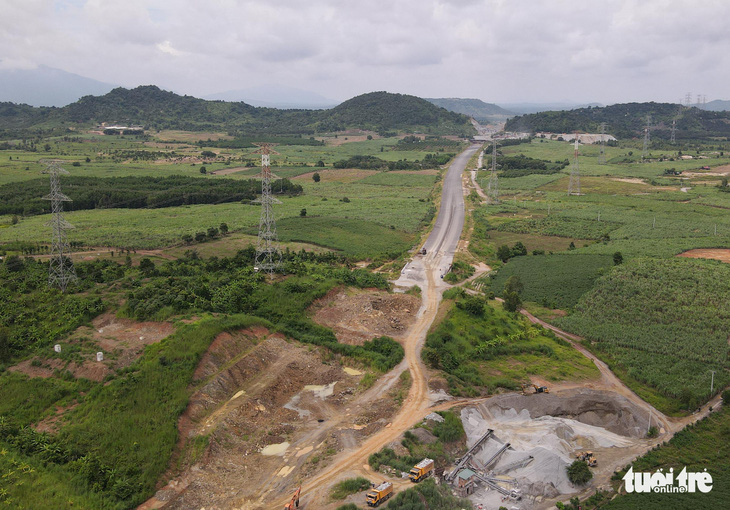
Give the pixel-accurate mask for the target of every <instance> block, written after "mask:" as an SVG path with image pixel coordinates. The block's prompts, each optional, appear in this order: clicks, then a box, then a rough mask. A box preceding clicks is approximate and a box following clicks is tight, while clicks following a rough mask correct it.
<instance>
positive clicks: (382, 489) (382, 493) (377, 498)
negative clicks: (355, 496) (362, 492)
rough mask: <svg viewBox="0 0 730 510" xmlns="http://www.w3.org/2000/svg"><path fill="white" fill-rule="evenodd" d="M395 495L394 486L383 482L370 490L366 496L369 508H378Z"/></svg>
mask: <svg viewBox="0 0 730 510" xmlns="http://www.w3.org/2000/svg"><path fill="white" fill-rule="evenodd" d="M392 495H393V484H392V483H390V482H383V483H381V484H380V485H378V486H377V487H373V488H372V489H370V490H369V491H368V493H367V495H366V496H365V500H366V501H367V503H368V506H378V505H380V503H382V502H383V501H387V500H388V499H389V498H390V497H391V496H392Z"/></svg>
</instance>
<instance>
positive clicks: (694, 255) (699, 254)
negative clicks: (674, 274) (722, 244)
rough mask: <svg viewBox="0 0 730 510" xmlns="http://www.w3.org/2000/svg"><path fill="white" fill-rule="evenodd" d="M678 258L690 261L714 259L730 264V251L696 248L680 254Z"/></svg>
mask: <svg viewBox="0 0 730 510" xmlns="http://www.w3.org/2000/svg"><path fill="white" fill-rule="evenodd" d="M677 257H687V258H690V259H712V260H719V261H720V262H725V263H730V249H726V248H696V249H694V250H689V251H685V252H684V253H680V254H679V255H677Z"/></svg>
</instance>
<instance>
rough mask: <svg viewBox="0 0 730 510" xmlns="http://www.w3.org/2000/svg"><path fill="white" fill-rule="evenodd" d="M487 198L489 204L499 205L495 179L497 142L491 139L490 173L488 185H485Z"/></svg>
mask: <svg viewBox="0 0 730 510" xmlns="http://www.w3.org/2000/svg"><path fill="white" fill-rule="evenodd" d="M487 197H488V198H489V203H491V204H498V203H499V182H498V177H497V140H496V139H494V138H493V139H492V171H491V172H490V173H489V184H487Z"/></svg>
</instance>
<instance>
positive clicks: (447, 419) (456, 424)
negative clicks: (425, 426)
mask: <svg viewBox="0 0 730 510" xmlns="http://www.w3.org/2000/svg"><path fill="white" fill-rule="evenodd" d="M439 414H440V415H441V416H443V418H444V422H443V423H438V424H436V426H435V427H434V428H433V434H434V435H435V436H436V437H438V438H439V439H440V440H441V441H443V442H444V443H451V442H454V441H458V440H459V439H461V438H462V437H464V435H465V433H464V426H463V425H462V423H461V419H460V418H459V417H458V416H457V415H456V414H455V413H452V412H450V411H443V412H440V413H439Z"/></svg>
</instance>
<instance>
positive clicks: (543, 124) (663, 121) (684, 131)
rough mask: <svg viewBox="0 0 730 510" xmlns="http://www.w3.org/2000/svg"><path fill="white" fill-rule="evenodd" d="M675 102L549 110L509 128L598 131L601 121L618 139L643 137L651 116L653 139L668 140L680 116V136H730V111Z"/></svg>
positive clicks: (512, 122) (519, 119) (515, 120)
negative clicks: (673, 122)
mask: <svg viewBox="0 0 730 510" xmlns="http://www.w3.org/2000/svg"><path fill="white" fill-rule="evenodd" d="M679 109H680V107H679V105H677V104H672V103H654V102H651V103H625V104H615V105H611V106H605V107H593V108H579V109H576V110H568V111H550V112H540V113H533V114H529V115H522V116H519V117H514V118H512V119H510V120H509V121H507V124H506V126H505V130H507V131H530V132H536V131H549V132H553V133H570V132H573V131H585V132H589V133H597V132H598V130H599V126H600V124H601V123H602V122H605V123H606V126H607V127H606V132H607V133H610V134H612V135H614V136H616V137H618V138H631V137H637V136H642V134H643V132H644V127H645V126H646V117H647V115H651V125H652V138H658V139H669V138H670V136H671V127H672V121H673V120H674V119H675V118H676V119H677V132H676V137H677V138H678V139H687V138H702V137H707V136H728V135H730V112H710V111H703V110H699V109H697V108H682V110H681V112H680V111H679Z"/></svg>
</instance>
